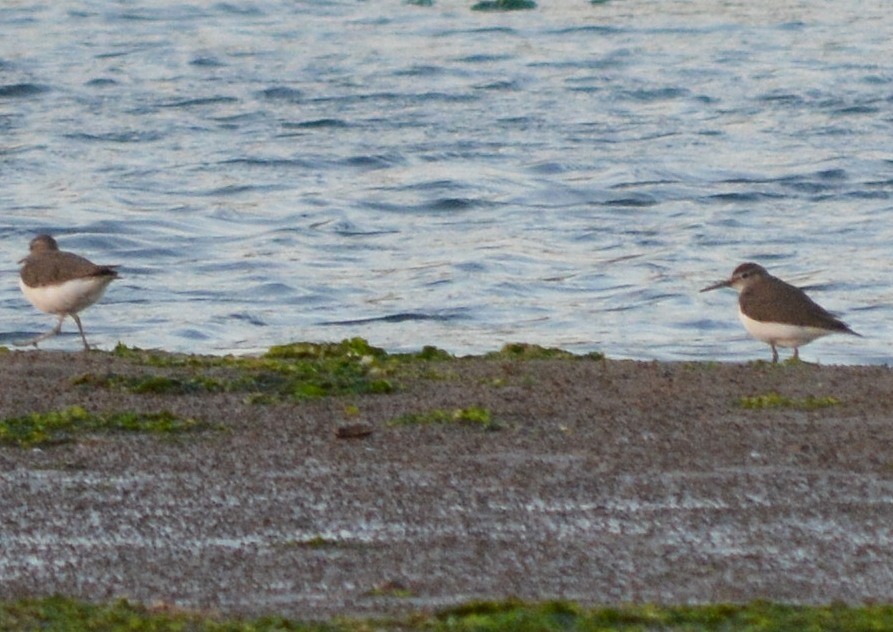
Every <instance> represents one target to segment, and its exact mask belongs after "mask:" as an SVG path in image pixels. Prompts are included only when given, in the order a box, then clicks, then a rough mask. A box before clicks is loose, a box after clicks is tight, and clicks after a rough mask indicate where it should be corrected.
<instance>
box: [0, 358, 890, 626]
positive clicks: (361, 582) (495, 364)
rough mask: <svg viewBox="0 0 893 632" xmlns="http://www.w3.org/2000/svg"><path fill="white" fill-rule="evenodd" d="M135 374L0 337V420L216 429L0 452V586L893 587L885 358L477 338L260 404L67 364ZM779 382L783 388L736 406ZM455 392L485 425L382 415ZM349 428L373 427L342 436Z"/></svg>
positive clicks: (208, 600)
mask: <svg viewBox="0 0 893 632" xmlns="http://www.w3.org/2000/svg"><path fill="white" fill-rule="evenodd" d="M134 371H139V372H141V373H146V372H149V373H152V372H156V373H159V374H165V373H170V371H171V370H170V369H164V368H152V367H146V366H139V367H137V366H135V365H134V364H133V363H131V362H130V361H128V360H124V359H119V358H115V357H113V356H111V355H110V354H107V353H95V352H94V353H90V354H83V353H71V354H69V353H61V352H44V351H40V352H14V353H7V354H4V355H2V356H0V382H2V395H0V417H3V418H8V417H11V416H18V415H23V414H27V413H32V412H37V411H49V410H59V409H62V408H65V407H67V406H70V405H73V404H79V405H82V406H83V407H85V408H87V409H88V410H91V411H116V410H145V411H159V410H169V411H172V412H175V413H177V414H178V415H182V416H187V417H193V418H197V419H200V420H203V421H207V422H210V423H212V424H214V425H215V429H212V430H207V431H202V432H199V433H190V434H184V435H180V436H177V437H173V438H166V437H158V436H152V435H133V434H114V435H90V436H85V437H80V438H78V439H77V440H76V441H75V442H70V443H65V444H61V445H54V446H50V447H44V448H25V449H23V448H19V447H11V446H5V447H0V506H2V508H3V509H2V513H0V542H2V546H0V598H6V599H8V598H16V597H21V596H25V595H29V596H37V595H47V594H52V593H62V594H65V595H69V596H75V597H81V598H87V599H92V600H105V599H109V598H118V597H126V598H129V599H133V600H138V601H141V602H144V603H147V604H157V603H161V604H169V605H173V606H179V607H185V608H197V609H208V610H217V611H222V612H227V613H244V614H260V613H276V614H282V615H286V616H290V617H298V618H320V617H327V616H330V615H335V614H349V615H367V614H387V613H404V612H409V611H412V610H416V609H429V608H435V607H438V606H443V605H447V604H453V603H457V602H462V601H466V600H470V599H484V598H486V599H498V598H502V597H508V596H518V597H521V598H525V599H534V600H539V599H547V598H566V599H573V600H578V601H580V602H582V603H586V604H604V603H619V602H630V601H655V602H665V603H691V602H713V601H749V600H753V599H770V600H781V601H788V602H798V603H803V602H805V603H823V602H829V601H832V600H843V601H846V602H851V603H861V602H865V601H873V600H880V601H885V602H886V601H890V600H891V599H893V416H891V415H893V395H891V391H893V388H891V387H893V372H891V371H890V370H889V369H887V368H884V367H818V366H813V365H808V364H800V365H792V366H777V367H773V366H770V365H766V364H746V365H739V364H734V365H730V364H665V363H657V362H654V363H645V362H632V361H610V360H608V361H596V360H536V361H508V360H486V359H483V358H472V359H462V360H455V361H450V362H445V363H437V366H436V367H435V370H434V371H433V372H432V374H431V375H426V376H424V377H416V378H411V379H410V378H405V379H398V380H397V385H398V389H397V390H396V391H395V392H393V393H390V394H383V395H361V396H357V395H351V396H339V397H329V398H323V399H317V400H312V401H296V402H287V403H278V404H266V405H258V404H248V403H245V402H244V400H245V394H244V393H214V394H210V393H203V394H191V395H157V394H153V395H139V394H134V393H132V392H127V391H125V390H122V389H114V388H102V387H96V386H93V387H90V386H84V385H77V384H75V383H74V381H75V378H77V377H78V376H83V375H84V374H88V373H89V374H96V375H102V374H108V373H116V374H126V373H128V372H134ZM770 393H777V394H778V395H780V396H781V397H782V398H787V399H786V400H782V399H779V398H775V399H774V400H772V401H774V402H775V404H772V405H770V406H769V407H768V408H762V409H759V408H758V409H749V408H745V407H743V406H742V405H741V401H740V398H741V397H758V396H762V395H767V394H770ZM807 397H814V398H819V400H817V401H823V402H825V403H828V402H830V401H832V400H830V399H829V398H834V400H837V401H838V402H839V403H837V404H835V405H831V406H827V407H821V408H817V409H815V410H808V409H807V408H809V406H808V405H807V402H808V401H813V400H807V399H806V398H807ZM752 401H756V400H752ZM767 401H768V400H767ZM782 401H783V402H786V404H784V405H782V404H780V402H782ZM469 406H479V407H482V408H485V409H487V410H489V411H490V412H491V414H492V416H493V418H494V420H495V422H496V423H497V424H498V426H499V428H500V429H499V430H497V431H492V430H490V431H488V430H485V429H482V428H480V427H477V426H474V425H471V424H469V425H461V424H453V423H447V424H430V425H405V426H395V425H390V424H389V423H388V422H389V421H390V420H392V419H394V418H395V417H398V416H399V415H402V414H407V413H419V412H424V411H430V410H432V409H443V410H453V409H457V408H466V407H469ZM348 423H351V424H368V428H369V429H370V430H371V434H369V435H368V436H366V437H363V438H338V437H337V436H336V431H337V429H338V428H339V427H340V426H343V425H344V424H348Z"/></svg>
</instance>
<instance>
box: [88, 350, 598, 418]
mask: <svg viewBox="0 0 893 632" xmlns="http://www.w3.org/2000/svg"><path fill="white" fill-rule="evenodd" d="M112 355H114V356H116V357H118V358H123V359H126V360H127V361H129V362H130V363H132V364H134V365H136V366H140V367H151V368H157V369H165V370H166V372H165V374H163V375H160V374H158V373H156V372H152V373H141V374H137V375H133V374H131V372H128V374H127V375H123V374H114V373H109V374H105V375H101V374H100V375H96V374H92V373H88V374H85V375H82V376H79V377H77V378H75V379H74V380H73V382H74V383H75V384H76V385H80V386H84V387H97V388H112V389H120V390H126V391H128V392H132V393H136V394H159V395H184V394H192V393H200V392H211V393H244V395H245V397H244V401H246V402H248V403H255V404H275V403H280V402H284V401H292V400H302V399H316V398H320V397H329V396H338V395H361V394H370V393H391V392H393V391H395V390H398V389H399V388H400V385H401V382H406V381H408V380H418V379H423V380H451V379H456V378H457V377H458V376H459V373H458V371H460V370H461V362H462V359H461V358H456V357H455V356H453V355H452V354H450V353H449V352H447V351H444V350H443V349H439V348H437V347H434V346H425V347H423V348H422V349H421V350H420V351H418V352H414V353H394V354H390V353H388V352H386V351H385V350H384V349H381V348H379V347H375V346H373V345H371V344H369V342H368V341H366V340H365V339H363V338H358V337H357V338H349V339H345V340H342V341H341V342H329V343H314V342H292V343H288V344H283V345H275V346H273V347H270V348H269V349H268V350H267V352H266V353H264V354H262V355H260V356H232V355H227V356H201V355H186V354H178V353H165V352H162V351H157V350H146V349H139V348H136V347H127V346H125V345H122V344H118V346H117V347H115V349H114V351H112ZM483 357H484V358H486V359H492V360H502V361H507V362H510V363H515V362H523V361H527V360H550V359H576V360H579V359H591V360H602V359H604V355H603V354H601V353H596V352H594V353H589V354H585V355H575V354H572V353H570V352H568V351H564V350H562V349H557V348H549V347H542V346H539V345H531V344H523V343H514V344H508V345H505V346H504V347H503V348H502V349H501V350H500V351H497V352H493V353H489V354H486V355H485V356H483Z"/></svg>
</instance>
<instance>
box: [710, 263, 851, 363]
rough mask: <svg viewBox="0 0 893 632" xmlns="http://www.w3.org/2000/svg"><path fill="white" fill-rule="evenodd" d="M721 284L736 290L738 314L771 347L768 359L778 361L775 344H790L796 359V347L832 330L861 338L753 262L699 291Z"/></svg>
mask: <svg viewBox="0 0 893 632" xmlns="http://www.w3.org/2000/svg"><path fill="white" fill-rule="evenodd" d="M721 287H731V288H734V289H735V290H737V291H738V317H739V318H740V319H741V322H742V323H744V328H745V329H746V330H747V332H748V333H749V334H750V335H751V336H753V337H754V338H756V339H757V340H761V341H763V342H765V343H767V344H768V345H769V346H770V347H772V362H778V350H777V349H776V347H793V349H794V358H795V359H799V358H800V352H799V349H800V347H801V346H803V345H805V344H807V343H809V342H812V341H813V340H815V339H816V338H821V337H822V336H826V335H828V334H833V333H840V334H851V335H853V336H859V337H861V334H857V333H856V332H855V331H853V330H852V329H850V328H849V327H848V326H847V324H846V323H844V322H843V321H841V320H839V319H838V318H836V317H835V316H834V315H833V314H831V313H830V312H828V311H826V310H825V309H824V308H823V307H822V306H821V305H819V304H818V303H816V302H815V301H813V300H812V299H811V298H809V297H808V296H807V295H806V292H804V291H803V290H801V289H800V288H798V287H794V286H793V285H790V284H789V283H785V282H784V281H782V280H781V279H779V278H777V277H774V276H772V275H771V274H769V273H768V272H767V271H766V268H764V267H763V266H761V265H758V264H756V263H742V264H741V265H740V266H738V267H737V268H735V271H734V272H732V276H731V277H730V278H729V279H727V280H725V281H720V282H719V283H714V284H713V285H710V286H708V287H705V288H704V289H703V290H701V291H702V292H708V291H710V290H715V289H718V288H721Z"/></svg>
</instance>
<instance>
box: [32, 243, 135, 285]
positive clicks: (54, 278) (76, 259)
mask: <svg viewBox="0 0 893 632" xmlns="http://www.w3.org/2000/svg"><path fill="white" fill-rule="evenodd" d="M23 263H24V264H25V265H24V266H22V270H21V275H22V281H24V282H25V284H26V285H28V286H29V287H41V286H43V285H52V284H53V283H60V282H62V281H70V280H72V279H83V278H86V277H93V276H112V277H116V276H118V272H117V270H115V268H116V267H117V266H100V265H96V264H95V263H93V262H92V261H90V260H89V259H85V258H84V257H81V256H80V255H76V254H74V253H73V252H60V251H45V252H41V253H40V254H39V255H38V256H34V255H29V256H27V257H25V259H24V260H23Z"/></svg>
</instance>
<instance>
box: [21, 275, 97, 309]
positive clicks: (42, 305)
mask: <svg viewBox="0 0 893 632" xmlns="http://www.w3.org/2000/svg"><path fill="white" fill-rule="evenodd" d="M113 280H114V277H113V276H96V277H88V278H85V279H73V280H71V281H66V282H65V283H62V284H61V285H44V286H41V287H28V286H27V285H25V282H24V281H22V280H21V279H19V287H20V288H22V293H23V294H24V295H25V298H27V299H28V300H29V301H31V304H32V305H34V307H36V308H37V309H39V310H40V311H42V312H47V313H49V314H76V313H78V312H79V311H81V310H82V309H84V308H86V307H89V306H90V305H92V304H93V303H95V302H96V301H98V300H99V298H100V297H101V296H102V294H103V293H104V292H105V288H106V287H108V284H109V283H111V282H112V281H113Z"/></svg>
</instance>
